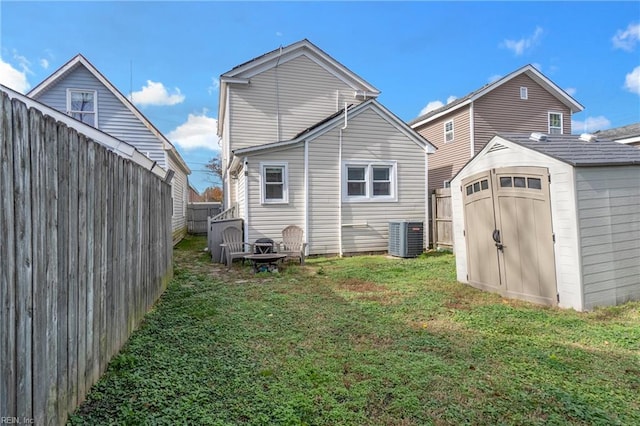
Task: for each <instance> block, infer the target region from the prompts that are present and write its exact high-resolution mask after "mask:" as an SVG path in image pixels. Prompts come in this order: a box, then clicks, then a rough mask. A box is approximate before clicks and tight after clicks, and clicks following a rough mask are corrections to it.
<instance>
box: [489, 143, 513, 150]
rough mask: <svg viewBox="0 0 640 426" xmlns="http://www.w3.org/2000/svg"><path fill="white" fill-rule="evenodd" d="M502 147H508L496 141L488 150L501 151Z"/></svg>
mask: <svg viewBox="0 0 640 426" xmlns="http://www.w3.org/2000/svg"><path fill="white" fill-rule="evenodd" d="M503 149H509V148H508V147H506V146H504V145H502V144H499V143H496V144H494V145H493V146H492V147H491V149H489V152H494V151H501V150H503Z"/></svg>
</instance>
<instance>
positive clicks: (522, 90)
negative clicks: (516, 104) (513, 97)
mask: <svg viewBox="0 0 640 426" xmlns="http://www.w3.org/2000/svg"><path fill="white" fill-rule="evenodd" d="M520 99H524V100H527V99H529V89H528V88H526V87H521V88H520Z"/></svg>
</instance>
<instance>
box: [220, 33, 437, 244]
mask: <svg viewBox="0 0 640 426" xmlns="http://www.w3.org/2000/svg"><path fill="white" fill-rule="evenodd" d="M220 83H221V84H220V86H221V88H220V105H219V108H220V109H219V116H218V118H219V120H218V126H219V127H218V134H219V136H220V137H221V139H222V165H223V170H224V176H223V185H224V193H225V208H227V209H228V208H234V209H235V210H236V211H237V216H238V217H240V218H242V219H243V223H244V238H245V241H247V242H253V241H255V240H257V239H259V238H271V239H274V240H276V241H277V240H280V239H281V235H282V234H281V233H282V230H283V229H284V228H285V227H287V226H289V225H297V226H299V227H300V228H302V229H303V230H304V236H305V242H306V243H307V250H308V254H319V255H326V254H340V255H343V254H351V253H367V252H381V251H386V250H387V249H388V228H389V222H390V221H392V220H400V219H410V220H419V221H422V222H425V223H426V221H427V208H426V203H427V197H426V188H427V185H426V183H427V182H426V179H427V172H428V161H427V157H428V154H431V153H432V152H434V150H435V148H434V147H433V146H432V145H431V144H430V143H429V142H428V141H427V140H426V139H424V138H423V137H422V136H420V135H419V134H418V133H416V132H415V131H413V130H412V129H411V128H410V127H409V126H408V125H406V124H405V123H404V122H403V121H402V120H400V119H399V118H398V117H396V116H395V115H394V114H392V113H391V112H390V111H389V110H387V109H386V108H385V107H384V106H383V105H382V104H380V103H379V102H378V101H377V100H376V98H377V96H378V94H379V93H380V92H379V91H378V90H377V89H376V88H375V87H373V86H371V85H370V84H369V83H367V82H366V81H364V80H363V79H362V78H360V77H359V76H357V75H355V74H354V73H353V72H351V71H350V70H348V69H347V68H346V67H344V66H343V65H342V64H340V63H338V62H337V61H336V60H335V59H333V58H331V57H330V56H329V55H327V54H326V53H325V52H323V51H322V50H320V49H319V48H318V47H316V46H315V45H314V44H312V43H311V42H309V41H308V40H306V39H305V40H302V41H299V42H297V43H294V44H292V45H289V46H286V47H283V48H280V49H277V50H274V51H272V52H269V53H267V54H265V55H262V56H259V57H257V58H255V59H253V60H251V61H249V62H247V63H244V64H242V65H239V66H237V67H235V68H233V69H232V70H230V71H228V72H226V73H224V74H222V76H221V77H220ZM424 228H425V233H428V230H427V228H428V227H427V226H425V227H424ZM427 237H428V235H425V239H424V241H428V238H427Z"/></svg>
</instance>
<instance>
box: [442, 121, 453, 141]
mask: <svg viewBox="0 0 640 426" xmlns="http://www.w3.org/2000/svg"><path fill="white" fill-rule="evenodd" d="M448 124H451V130H447V125H448ZM443 128H444V143H451V142H453V140H454V138H455V133H454V131H455V125H454V123H453V119H452V120H447V121H445V122H444V126H443ZM448 134H451V138H450V139H449V138H447V135H448Z"/></svg>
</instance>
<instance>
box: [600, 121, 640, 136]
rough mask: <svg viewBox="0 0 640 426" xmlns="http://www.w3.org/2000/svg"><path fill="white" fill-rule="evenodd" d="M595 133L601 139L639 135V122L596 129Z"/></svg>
mask: <svg viewBox="0 0 640 426" xmlns="http://www.w3.org/2000/svg"><path fill="white" fill-rule="evenodd" d="M595 135H596V136H598V137H599V138H603V139H614V140H615V139H625V138H631V137H633V136H640V123H634V124H629V125H628V126H622V127H616V128H615V129H607V130H598V131H597V132H595Z"/></svg>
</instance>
